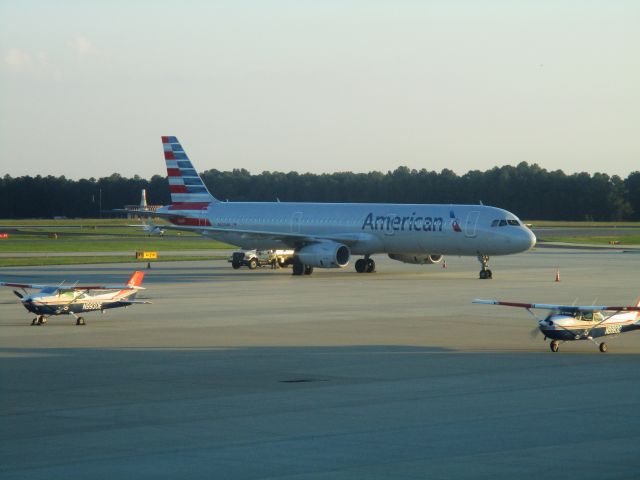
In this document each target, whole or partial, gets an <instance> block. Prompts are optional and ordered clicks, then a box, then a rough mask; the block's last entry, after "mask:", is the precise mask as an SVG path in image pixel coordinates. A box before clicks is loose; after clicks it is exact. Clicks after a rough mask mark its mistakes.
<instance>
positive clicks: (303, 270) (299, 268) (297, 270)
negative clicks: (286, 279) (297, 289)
mask: <svg viewBox="0 0 640 480" xmlns="http://www.w3.org/2000/svg"><path fill="white" fill-rule="evenodd" d="M312 273H313V267H312V266H311V265H305V264H304V263H302V262H301V261H300V260H299V259H297V258H296V259H295V260H294V261H293V274H294V275H311V274H312Z"/></svg>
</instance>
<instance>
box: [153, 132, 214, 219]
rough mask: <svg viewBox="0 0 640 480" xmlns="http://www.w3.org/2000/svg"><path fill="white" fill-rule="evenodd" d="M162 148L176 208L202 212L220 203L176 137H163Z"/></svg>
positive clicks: (172, 200)
mask: <svg viewBox="0 0 640 480" xmlns="http://www.w3.org/2000/svg"><path fill="white" fill-rule="evenodd" d="M162 147H163V149H164V159H165V161H166V162H167V176H168V177H169V190H170V192H171V203H172V204H173V205H174V206H179V207H180V209H183V210H201V209H203V208H206V206H207V205H209V204H210V203H211V202H217V201H218V200H216V199H215V198H214V197H213V195H211V193H209V190H207V187H206V186H205V184H204V182H203V181H202V179H201V178H200V176H199V175H198V173H197V172H196V171H195V169H194V168H193V165H192V163H191V160H189V157H187V154H186V153H185V151H184V149H183V148H182V145H180V142H179V141H178V139H177V138H176V137H171V136H163V137H162Z"/></svg>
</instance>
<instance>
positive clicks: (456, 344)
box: [0, 248, 640, 480]
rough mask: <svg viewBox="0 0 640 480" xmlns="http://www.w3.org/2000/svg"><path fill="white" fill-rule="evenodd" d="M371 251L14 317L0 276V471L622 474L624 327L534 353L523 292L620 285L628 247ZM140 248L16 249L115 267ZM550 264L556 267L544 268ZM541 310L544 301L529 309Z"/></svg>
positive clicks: (545, 295)
mask: <svg viewBox="0 0 640 480" xmlns="http://www.w3.org/2000/svg"><path fill="white" fill-rule="evenodd" d="M375 259H376V262H377V272H376V273H373V274H357V273H355V271H354V270H353V267H352V266H350V267H348V268H347V269H345V270H344V271H338V270H320V269H316V270H315V271H314V273H313V275H311V276H302V277H294V276H292V275H290V270H289V269H285V270H276V271H273V270H270V269H267V268H264V269H258V270H256V271H249V270H248V269H245V268H243V269H240V270H237V271H236V270H233V269H232V268H231V267H230V266H229V264H228V263H227V262H226V261H207V262H196V261H190V262H189V261H186V262H176V263H159V264H152V268H151V269H150V270H147V269H145V272H146V277H145V282H144V286H146V287H147V290H145V291H144V292H143V294H141V296H140V297H141V298H142V297H144V298H148V299H150V300H151V301H153V304H152V305H138V306H134V307H131V308H128V309H118V310H111V311H109V312H108V313H106V314H105V315H101V314H99V313H98V314H96V313H94V314H87V315H86V317H85V319H86V321H87V325H86V326H84V327H80V326H76V325H75V322H74V320H73V318H72V317H66V316H61V317H55V318H50V319H49V322H48V324H47V325H46V326H33V327H32V326H30V323H31V315H30V314H29V313H28V312H27V311H26V310H24V309H23V307H22V306H21V305H19V303H18V302H17V299H16V298H15V297H14V295H13V294H12V293H11V290H10V289H3V290H2V291H0V407H1V408H0V447H1V448H0V477H1V478H2V479H3V480H9V479H27V478H28V479H55V478H65V479H76V478H77V479H81V478H82V479H93V478H96V479H98V478H99V479H102V478H105V479H106V478H109V479H112V478H136V479H151V478H153V479H158V478H191V479H198V478H207V479H210V478H221V479H222V478H224V479H226V478H233V479H267V478H277V479H303V478H304V479H328V478H331V479H335V478H338V479H342V478H367V479H376V478H385V479H424V478H428V479H452V478H453V479H458V478H459V479H471V478H473V479H485V478H487V479H488V478H491V479H513V478H518V479H523V478H542V477H549V476H552V477H556V476H560V477H561V478H563V479H578V478H579V479H596V478H597V479H609V478H616V479H617V478H628V479H632V478H638V471H639V469H640V455H638V445H640V414H639V412H638V398H640V380H639V372H640V335H638V334H635V333H630V334H625V335H621V336H619V337H617V338H613V339H611V340H607V343H608V345H609V352H607V353H605V354H603V353H600V352H598V350H597V347H596V346H595V345H594V344H593V343H591V342H570V343H565V344H562V345H561V346H560V352H558V353H551V352H550V351H549V348H548V342H544V341H543V339H542V337H541V336H535V337H534V336H533V332H532V331H533V330H534V327H535V325H536V323H535V320H534V319H532V318H531V317H530V316H529V315H528V314H527V312H526V311H522V310H519V309H510V308H501V307H494V306H485V305H473V304H471V300H472V299H474V298H499V299H504V300H513V301H523V302H545V303H574V302H575V303H577V304H592V303H593V302H598V303H610V304H614V303H615V304H632V302H634V300H635V298H636V297H638V295H639V291H640V285H638V282H637V278H638V277H637V271H638V263H639V262H640V256H639V255H637V254H631V253H623V252H621V251H606V250H605V251H594V252H591V251H582V250H562V249H554V248H545V249H537V250H534V251H532V252H528V253H525V254H520V255H514V256H507V257H495V258H492V259H491V269H492V270H493V274H494V278H493V280H478V279H477V276H478V270H479V263H478V262H477V261H476V260H475V259H472V258H458V257H448V258H446V262H447V268H446V269H445V268H442V264H440V265H405V264H402V263H398V262H395V261H392V260H390V259H387V258H386V257H384V256H376V257H375ZM142 266H146V263H145V264H143V265H140V264H133V263H132V264H109V265H97V266H94V265H80V266H60V267H55V266H48V267H21V268H18V267H15V268H13V267H12V268H3V269H0V278H1V279H2V281H12V282H31V283H53V284H55V283H59V282H60V281H62V280H66V281H67V282H73V281H76V280H78V281H80V282H90V283H96V281H99V282H100V283H114V282H121V281H123V280H125V279H126V278H127V277H128V276H129V274H130V273H131V271H132V270H134V269H136V268H140V267H142ZM558 270H559V272H560V282H555V281H554V279H555V275H556V272H557V271H558ZM540 313H541V314H544V312H540Z"/></svg>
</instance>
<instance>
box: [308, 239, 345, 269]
mask: <svg viewBox="0 0 640 480" xmlns="http://www.w3.org/2000/svg"><path fill="white" fill-rule="evenodd" d="M297 256H298V259H299V260H300V263H302V264H304V265H309V266H311V267H320V268H338V267H345V266H347V264H348V263H349V258H351V251H350V250H349V247H347V246H346V245H342V244H341V243H336V242H319V243H312V244H311V245H307V246H306V247H303V248H301V249H300V250H298V252H297Z"/></svg>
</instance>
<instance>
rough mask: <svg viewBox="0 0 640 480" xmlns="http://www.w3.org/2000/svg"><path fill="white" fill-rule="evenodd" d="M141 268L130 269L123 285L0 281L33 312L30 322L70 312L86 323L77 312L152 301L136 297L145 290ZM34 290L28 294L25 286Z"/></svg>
mask: <svg viewBox="0 0 640 480" xmlns="http://www.w3.org/2000/svg"><path fill="white" fill-rule="evenodd" d="M143 277H144V272H133V275H131V277H130V278H129V280H128V281H127V283H126V284H124V285H77V284H76V285H64V284H60V285H37V284H33V283H9V282H0V286H2V287H14V288H19V289H21V290H22V293H20V292H19V291H18V290H14V291H13V293H15V295H16V296H17V297H18V298H19V299H20V301H21V302H22V305H23V306H24V308H26V309H27V310H28V311H29V312H31V313H33V314H35V318H34V319H33V321H32V322H31V325H44V324H45V323H47V317H50V316H52V315H71V316H72V317H74V318H75V319H76V325H85V321H84V318H83V317H81V316H78V315H77V314H78V313H85V312H92V311H97V310H100V311H101V312H103V313H104V311H105V310H108V309H110V308H118V307H128V306H129V305H134V304H137V303H151V302H147V301H144V300H136V295H137V294H138V291H140V290H144V287H141V286H140V285H142V279H143ZM31 289H35V290H38V291H37V292H34V293H31V294H29V293H28V292H27V290H31Z"/></svg>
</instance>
